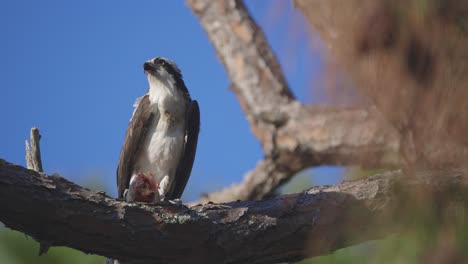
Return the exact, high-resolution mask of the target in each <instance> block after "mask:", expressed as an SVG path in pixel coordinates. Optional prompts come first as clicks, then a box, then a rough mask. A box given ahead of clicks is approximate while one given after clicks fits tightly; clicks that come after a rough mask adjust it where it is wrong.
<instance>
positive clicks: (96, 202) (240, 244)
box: [0, 160, 465, 263]
mask: <svg viewBox="0 0 468 264" xmlns="http://www.w3.org/2000/svg"><path fill="white" fill-rule="evenodd" d="M400 174H401V173H400V172H398V171H395V172H391V173H385V174H381V175H377V176H374V177H370V178H367V179H362V180H357V181H349V182H344V183H342V184H340V185H337V186H323V187H315V188H312V189H310V190H308V191H305V192H303V193H299V194H291V195H282V196H274V197H271V198H269V199H265V200H261V201H249V202H233V203H226V204H205V205H197V206H193V207H190V208H188V207H186V206H183V205H180V206H175V205H150V204H143V203H126V202H122V201H117V200H115V199H112V198H110V197H108V196H106V195H105V194H104V193H102V192H94V191H91V190H88V189H86V188H82V187H80V186H78V185H76V184H73V183H71V182H69V181H67V180H65V179H64V178H61V177H60V176H58V175H52V176H50V177H48V176H46V175H44V174H41V173H38V172H35V171H33V170H28V169H25V168H23V167H21V166H17V165H14V164H10V163H8V162H6V161H3V160H0V221H2V222H3V223H4V224H5V225H6V226H7V227H9V228H12V229H15V230H18V231H21V232H23V233H25V234H28V235H30V236H32V237H34V238H35V239H38V240H40V241H47V243H48V244H49V245H52V246H68V247H72V248H75V249H79V250H82V251H84V252H87V253H95V254H99V255H104V256H109V257H112V258H117V259H121V260H123V261H124V260H132V261H134V262H135V261H136V262H140V263H148V262H151V263H186V261H187V259H189V260H190V262H191V263H247V262H248V263H273V262H284V261H292V260H298V259H302V258H304V257H305V256H316V255H322V254H329V253H330V252H332V251H334V250H336V249H338V248H341V247H345V246H349V245H352V244H355V243H358V242H360V241H364V240H369V239H375V238H379V237H381V236H382V235H384V234H386V233H389V232H392V230H391V229H383V228H375V229H371V228H370V226H372V225H373V224H375V221H380V220H381V219H382V216H386V217H388V216H391V215H393V214H392V210H393V208H398V194H397V192H396V191H401V190H403V189H411V190H425V191H427V190H428V189H430V188H434V187H436V188H441V186H444V185H446V186H451V185H454V184H458V186H460V183H461V182H462V179H463V178H462V177H460V175H461V173H460V172H451V174H450V175H451V176H452V177H439V178H438V179H439V180H438V181H437V182H434V181H433V180H432V178H428V177H426V178H419V179H414V180H413V181H411V182H407V183H406V184H404V185H403V184H401V183H400V184H399V185H398V188H394V187H395V184H396V183H397V181H398V178H399V176H400ZM463 186H465V185H463ZM405 187H407V188H405ZM374 226H378V225H374Z"/></svg>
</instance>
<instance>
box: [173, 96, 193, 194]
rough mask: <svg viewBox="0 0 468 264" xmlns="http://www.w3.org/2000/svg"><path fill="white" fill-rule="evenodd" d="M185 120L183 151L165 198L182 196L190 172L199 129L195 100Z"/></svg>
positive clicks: (191, 103)
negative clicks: (169, 190) (170, 188)
mask: <svg viewBox="0 0 468 264" xmlns="http://www.w3.org/2000/svg"><path fill="white" fill-rule="evenodd" d="M186 120H187V124H186V126H185V127H186V128H185V144H184V152H183V154H182V157H181V159H180V162H179V165H178V167H177V172H176V178H175V180H174V185H173V187H172V190H171V192H169V193H168V194H167V198H169V199H171V200H173V199H177V198H180V197H181V196H182V193H183V192H184V189H185V185H187V181H188V179H189V177H190V173H191V172H192V166H193V162H194V160H195V154H196V151H197V143H198V133H199V131H200V109H199V108H198V103H197V101H196V100H193V101H191V102H190V104H189V107H188V111H187V118H186Z"/></svg>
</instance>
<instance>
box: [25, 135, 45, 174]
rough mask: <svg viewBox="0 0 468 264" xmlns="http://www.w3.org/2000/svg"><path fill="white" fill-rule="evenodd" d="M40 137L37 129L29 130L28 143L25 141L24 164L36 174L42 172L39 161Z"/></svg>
mask: <svg viewBox="0 0 468 264" xmlns="http://www.w3.org/2000/svg"><path fill="white" fill-rule="evenodd" d="M40 140H41V135H40V134H39V128H37V127H33V128H31V133H30V142H28V141H27V140H26V142H25V143H26V164H27V166H28V169H31V170H35V171H37V172H43V170H42V161H41V149H40V146H39V141H40Z"/></svg>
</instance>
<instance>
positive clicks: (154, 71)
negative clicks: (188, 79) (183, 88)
mask: <svg viewBox="0 0 468 264" xmlns="http://www.w3.org/2000/svg"><path fill="white" fill-rule="evenodd" d="M143 69H144V71H145V73H146V74H147V75H148V78H151V77H154V78H157V79H160V80H162V79H168V78H169V77H173V78H174V77H179V78H181V77H182V74H181V72H180V69H179V67H178V66H177V64H176V63H175V62H173V61H171V60H168V59H166V58H163V57H156V58H153V59H150V60H148V61H145V63H143Z"/></svg>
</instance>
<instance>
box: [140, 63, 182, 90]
mask: <svg viewBox="0 0 468 264" xmlns="http://www.w3.org/2000/svg"><path fill="white" fill-rule="evenodd" d="M143 70H144V71H145V74H146V75H147V76H148V82H149V83H150V87H151V86H154V87H158V86H159V84H161V83H162V84H164V86H165V87H168V88H171V89H172V88H173V89H176V90H178V91H179V92H182V94H184V96H185V97H186V98H190V95H189V93H188V90H187V87H186V86H185V83H184V81H183V79H182V73H181V71H180V69H179V67H178V66H177V64H176V63H175V62H173V61H171V60H168V59H166V58H163V57H156V58H153V59H150V60H148V61H146V62H145V63H143Z"/></svg>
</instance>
